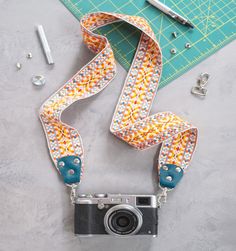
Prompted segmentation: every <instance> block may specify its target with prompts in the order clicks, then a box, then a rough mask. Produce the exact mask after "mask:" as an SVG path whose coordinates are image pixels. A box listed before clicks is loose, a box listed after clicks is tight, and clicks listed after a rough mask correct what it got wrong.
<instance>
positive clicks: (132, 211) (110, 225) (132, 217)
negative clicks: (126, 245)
mask: <svg viewBox="0 0 236 251" xmlns="http://www.w3.org/2000/svg"><path fill="white" fill-rule="evenodd" d="M120 219H123V220H125V221H126V223H125V224H124V226H119V224H118V221H119V220H120ZM142 224H143V218H142V214H141V212H140V211H139V210H138V209H136V208H134V207H132V206H130V205H116V206H114V207H112V208H110V209H109V210H108V211H107V212H106V215H105V217H104V226H105V229H106V232H107V233H108V234H112V235H118V236H126V235H134V234H136V233H137V232H138V231H139V230H140V228H141V226H142Z"/></svg>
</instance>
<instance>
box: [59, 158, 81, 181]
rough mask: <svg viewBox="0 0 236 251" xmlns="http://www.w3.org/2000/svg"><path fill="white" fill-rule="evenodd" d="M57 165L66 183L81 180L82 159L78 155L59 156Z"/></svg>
mask: <svg viewBox="0 0 236 251" xmlns="http://www.w3.org/2000/svg"><path fill="white" fill-rule="evenodd" d="M57 167H58V170H59V172H60V174H61V175H62V177H63V180H64V182H65V183H66V184H69V185H71V184H74V183H79V182H80V173H81V159H80V158H79V157H78V156H65V157H62V158H59V159H58V161H57Z"/></svg>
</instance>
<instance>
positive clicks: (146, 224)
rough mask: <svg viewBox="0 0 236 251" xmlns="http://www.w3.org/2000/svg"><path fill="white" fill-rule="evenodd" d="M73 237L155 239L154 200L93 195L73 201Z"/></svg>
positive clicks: (150, 197)
mask: <svg viewBox="0 0 236 251" xmlns="http://www.w3.org/2000/svg"><path fill="white" fill-rule="evenodd" d="M74 219H75V225H74V227H75V234H77V235H79V236H84V237H86V236H93V235H115V236H130V235H150V236H153V237H156V236H157V224H158V214H157V199H156V196H154V195H121V194H94V195H85V194H81V195H79V196H78V197H77V198H76V200H75V218H74Z"/></svg>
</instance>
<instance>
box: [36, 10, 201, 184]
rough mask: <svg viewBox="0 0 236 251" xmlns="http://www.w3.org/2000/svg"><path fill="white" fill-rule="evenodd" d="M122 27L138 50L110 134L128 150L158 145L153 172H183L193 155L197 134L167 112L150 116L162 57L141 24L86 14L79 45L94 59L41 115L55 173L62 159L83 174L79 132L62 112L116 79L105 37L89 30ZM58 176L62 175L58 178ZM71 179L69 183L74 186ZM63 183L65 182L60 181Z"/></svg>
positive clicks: (114, 15)
mask: <svg viewBox="0 0 236 251" xmlns="http://www.w3.org/2000/svg"><path fill="white" fill-rule="evenodd" d="M120 21H123V22H127V23H129V24H130V25H133V26H134V27H136V28H138V29H139V30H140V31H141V36H140V41H139V45H138V47H137V51H136V54H135V57H134V59H133V63H132V65H131V67H130V70H129V72H128V75H127V78H126V81H125V83H124V87H123V90H122V93H121V95H120V98H119V101H118V104H117V106H116V109H115V112H114V116H113V119H112V123H111V126H110V131H111V133H113V134H114V135H115V136H117V137H118V138H120V139H122V140H124V141H125V142H127V143H128V144H130V145H131V146H133V147H135V148H137V149H140V150H143V149H147V148H149V147H151V146H154V145H157V144H162V146H161V150H160V153H159V160H158V170H159V169H160V167H161V166H163V165H164V164H172V165H176V166H178V167H181V168H182V170H185V169H186V168H187V167H188V165H189V162H190V160H191V157H192V155H193V152H194V149H195V146H196V141H197V128H196V127H194V126H193V125H191V124H190V123H188V122H186V121H184V120H182V119H181V118H179V117H178V116H176V115H175V114H173V113H171V112H160V113H156V114H154V115H151V116H149V113H150V109H151V106H152V102H153V99H154V97H155V95H156V92H157V89H158V83H159V80H160V78H161V70H162V56H161V49H160V47H159V44H158V42H157V40H156V38H155V35H154V33H153V31H152V29H151V27H150V26H149V24H148V23H147V21H146V20H145V19H143V18H142V17H138V16H128V15H123V14H117V13H106V12H98V13H90V14H88V15H86V16H84V17H83V18H82V19H81V22H80V24H81V30H82V34H83V39H84V43H85V44H86V45H87V46H88V48H89V49H90V50H91V51H92V52H94V53H96V54H97V55H96V56H95V57H94V58H93V59H92V60H91V61H90V62H89V63H88V64H87V65H85V66H84V67H83V68H82V69H81V70H80V71H78V72H77V73H76V74H75V75H74V76H73V77H72V78H71V79H70V80H69V81H68V82H67V83H66V84H64V85H63V86H62V87H61V88H60V89H59V90H58V91H56V92H55V93H54V94H53V95H52V96H51V97H50V98H48V99H47V100H46V101H45V102H44V104H43V105H42V106H41V109H40V119H41V121H42V124H43V128H44V131H45V134H46V138H47V143H48V147H49V152H50V155H51V158H52V160H53V162H54V164H55V167H56V168H57V169H58V171H59V172H60V168H58V162H59V160H61V159H63V158H64V157H66V156H73V158H75V157H76V156H78V157H79V160H80V161H81V167H82V168H81V170H82V171H83V168H84V151H83V145H82V139H81V137H80V134H79V131H78V130H77V129H75V128H73V127H71V126H69V125H67V124H65V123H63V122H62V121H61V114H62V112H63V111H64V110H65V109H66V108H67V107H68V106H70V105H71V104H72V103H74V102H76V101H78V100H81V99H85V98H88V97H90V96H93V95H95V94H97V93H98V92H100V91H101V90H102V89H103V88H105V87H106V86H107V85H108V84H109V83H110V82H111V81H112V79H113V78H114V77H115V74H116V65H115V58H114V54H113V51H112V48H111V45H110V43H109V41H108V40H107V38H106V37H104V36H102V35H99V34H96V33H94V32H93V30H95V29H97V28H99V27H102V26H105V25H107V24H111V23H114V22H120ZM60 173H61V175H63V174H62V172H60ZM81 174H82V172H81V173H79V172H75V173H74V174H73V172H72V173H71V174H70V175H71V176H69V177H72V179H71V180H72V181H73V182H70V180H68V177H67V179H66V180H67V182H66V184H69V185H70V184H72V183H75V182H74V181H75V180H77V181H78V182H79V180H80V177H78V179H75V177H73V175H81ZM64 180H65V179H64Z"/></svg>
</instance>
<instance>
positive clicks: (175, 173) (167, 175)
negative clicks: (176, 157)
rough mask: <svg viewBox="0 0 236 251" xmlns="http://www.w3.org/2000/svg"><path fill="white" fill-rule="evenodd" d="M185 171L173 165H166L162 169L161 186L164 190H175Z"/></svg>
mask: <svg viewBox="0 0 236 251" xmlns="http://www.w3.org/2000/svg"><path fill="white" fill-rule="evenodd" d="M183 174H184V172H183V169H182V168H181V167H179V166H176V165H173V164H164V165H162V166H161V168H160V186H161V187H162V188H169V189H172V188H175V187H176V185H177V184H178V183H179V181H180V180H181V178H182V177H183Z"/></svg>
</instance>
